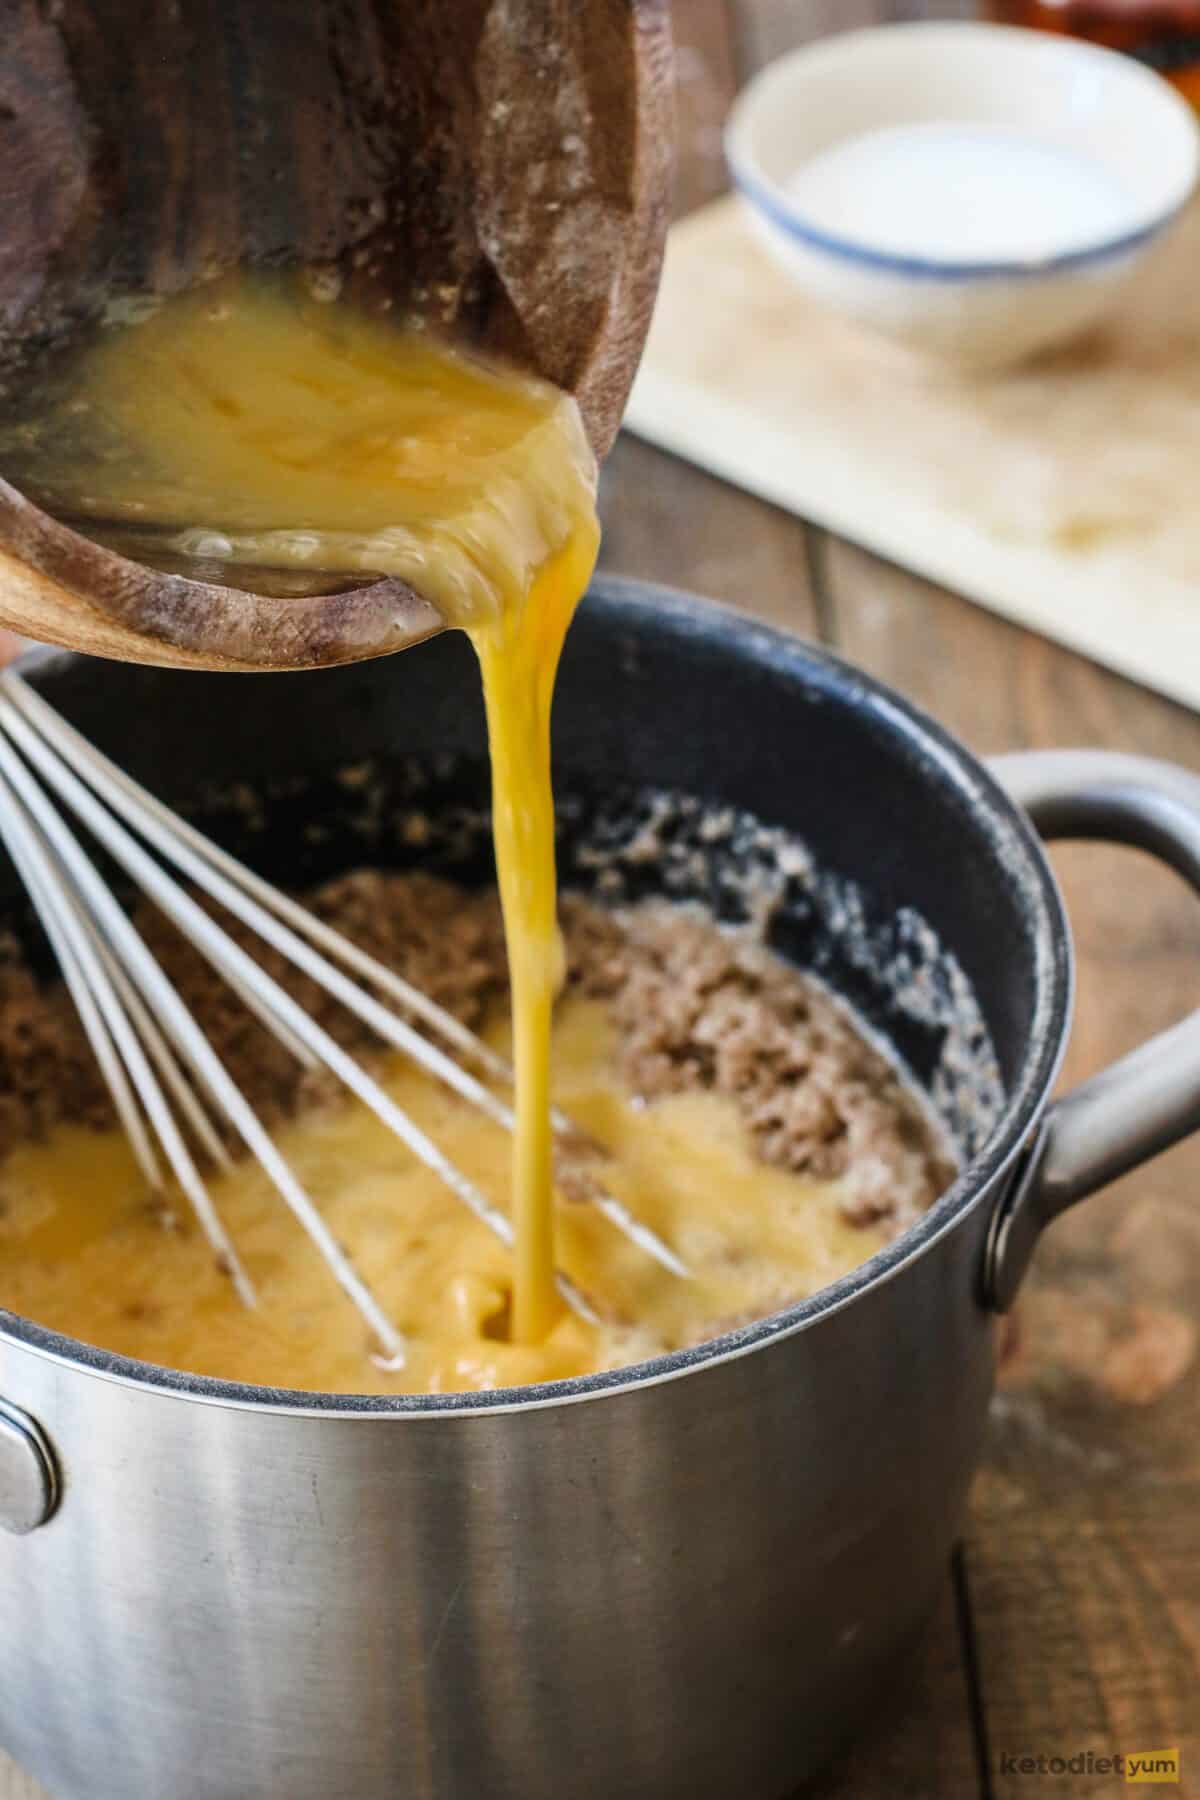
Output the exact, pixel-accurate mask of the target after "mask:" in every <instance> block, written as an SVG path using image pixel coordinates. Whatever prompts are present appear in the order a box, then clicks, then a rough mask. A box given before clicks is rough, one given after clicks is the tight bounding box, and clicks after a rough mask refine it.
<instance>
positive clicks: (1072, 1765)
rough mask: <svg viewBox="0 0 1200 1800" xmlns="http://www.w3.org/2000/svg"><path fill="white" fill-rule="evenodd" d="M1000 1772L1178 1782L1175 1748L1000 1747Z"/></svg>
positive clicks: (1177, 1751) (1006, 1773)
mask: <svg viewBox="0 0 1200 1800" xmlns="http://www.w3.org/2000/svg"><path fill="white" fill-rule="evenodd" d="M999 1772H1000V1774H1001V1775H1115V1776H1117V1777H1118V1778H1123V1779H1124V1781H1125V1783H1126V1785H1131V1784H1137V1785H1142V1784H1145V1783H1149V1782H1161V1783H1164V1784H1165V1783H1167V1782H1172V1783H1174V1784H1175V1785H1176V1786H1178V1784H1179V1750H1178V1748H1175V1749H1173V1750H1118V1751H1114V1753H1113V1754H1112V1755H1111V1756H1097V1755H1096V1753H1095V1751H1093V1750H1080V1751H1078V1752H1077V1753H1076V1754H1075V1755H1074V1756H1034V1755H1031V1754H1029V1753H1028V1752H1025V1753H1022V1752H1020V1751H1009V1750H1005V1751H1001V1753H1000V1759H999Z"/></svg>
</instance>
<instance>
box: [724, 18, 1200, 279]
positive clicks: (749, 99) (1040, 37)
mask: <svg viewBox="0 0 1200 1800" xmlns="http://www.w3.org/2000/svg"><path fill="white" fill-rule="evenodd" d="M981 32H986V33H995V34H997V35H998V36H1002V37H1005V38H1008V39H1009V40H1012V39H1014V38H1028V39H1034V40H1036V42H1037V45H1038V48H1039V50H1041V49H1042V47H1043V46H1046V47H1052V46H1053V47H1061V50H1062V51H1063V52H1064V53H1065V54H1067V55H1070V56H1072V57H1077V58H1079V59H1080V60H1082V59H1085V58H1092V57H1098V58H1101V59H1103V60H1104V62H1105V63H1108V62H1109V61H1110V60H1111V61H1119V62H1120V63H1122V64H1123V65H1124V69H1125V71H1127V72H1128V73H1129V74H1131V75H1132V76H1133V77H1134V78H1135V79H1138V78H1141V79H1142V80H1144V81H1145V83H1146V87H1147V91H1148V92H1149V91H1151V90H1153V92H1154V99H1155V100H1156V101H1160V102H1162V103H1163V104H1164V105H1165V106H1166V107H1169V108H1171V109H1173V110H1174V112H1175V115H1176V117H1177V119H1179V120H1181V121H1182V120H1186V122H1187V125H1188V127H1189V135H1190V136H1191V139H1192V142H1191V155H1190V159H1189V165H1188V168H1187V171H1186V174H1185V176H1184V178H1183V179H1182V180H1181V181H1179V182H1177V183H1176V185H1175V189H1174V191H1173V192H1171V193H1170V194H1169V197H1167V198H1166V199H1165V201H1164V204H1163V205H1162V207H1161V208H1160V209H1159V210H1157V211H1155V212H1153V213H1152V214H1150V215H1149V216H1147V217H1144V218H1143V219H1142V220H1141V221H1140V222H1139V223H1138V224H1137V225H1135V226H1133V227H1132V228H1130V229H1126V230H1123V231H1121V232H1120V233H1118V234H1117V235H1116V236H1113V237H1109V238H1104V239H1101V240H1100V241H1099V242H1096V243H1092V244H1085V245H1081V246H1078V247H1076V248H1074V249H1070V250H1061V251H1056V252H1053V253H1051V254H1050V255H1044V256H1030V257H1005V258H1001V259H988V260H984V259H981V258H974V259H971V260H969V261H962V262H960V261H955V260H953V259H950V258H945V257H929V256H912V255H907V254H904V253H902V252H898V251H894V250H880V249H875V248H873V247H872V246H871V245H870V244H868V243H864V242H863V241H861V240H857V239H853V238H847V237H842V236H839V235H838V234H837V233H836V232H831V231H828V230H826V229H824V228H822V227H820V226H817V225H814V224H813V223H812V222H811V220H810V219H808V218H807V217H806V216H805V214H804V212H803V210H802V208H801V207H800V206H799V205H797V203H796V202H795V201H794V200H793V199H792V198H791V197H790V196H789V195H788V193H787V191H786V189H784V188H782V187H780V185H779V184H778V183H777V182H776V181H774V180H773V179H772V178H771V177H770V176H769V175H766V174H765V173H764V172H762V170H761V167H760V164H759V160H758V158H757V156H756V155H755V153H754V151H753V150H752V149H751V147H750V143H749V138H750V129H751V121H752V117H753V113H754V111H755V108H756V105H757V103H758V102H759V101H760V100H761V98H762V96H763V93H764V89H765V85H766V84H767V83H771V84H778V83H779V81H780V80H786V79H787V78H788V76H789V74H794V73H795V72H797V71H798V70H799V68H800V65H801V64H807V63H809V61H810V59H811V58H812V57H813V55H814V52H816V53H820V52H822V51H826V50H828V49H830V48H838V49H841V50H850V51H853V49H854V46H855V44H856V43H863V42H865V41H866V40H875V41H878V40H880V39H882V38H883V37H884V36H888V37H892V36H895V35H903V36H904V37H906V38H908V39H909V40H910V41H911V40H913V39H915V38H918V37H921V36H925V37H940V38H942V39H943V40H945V39H946V38H947V37H950V36H959V35H962V36H964V37H965V36H967V35H969V36H970V37H972V38H974V37H976V36H977V35H978V34H979V33H981ZM1051 53H1053V50H1052V51H1051ZM879 122H880V123H886V122H888V121H886V120H884V119H882V118H881V119H880V121H879ZM957 122H959V123H963V124H970V123H973V122H974V121H973V120H971V119H969V118H965V117H964V118H962V119H960V120H958V121H957ZM847 135H855V134H854V133H850V134H847ZM835 141H838V140H830V142H835ZM825 147H827V146H822V148H825ZM725 157H726V161H727V162H728V165H729V170H730V173H731V175H732V177H733V181H734V185H735V187H736V188H737V189H738V191H739V192H740V193H741V194H743V195H744V196H745V198H746V199H747V200H748V201H749V202H750V203H751V205H752V206H754V207H755V208H756V209H757V210H758V211H759V212H760V213H761V214H762V215H763V216H764V218H766V219H767V220H768V221H769V222H770V224H771V225H773V226H774V227H776V228H777V229H778V230H780V231H781V232H783V233H784V235H785V236H787V237H789V238H792V239H794V240H795V242H797V243H799V244H802V245H804V246H805V247H807V248H809V249H813V250H819V251H822V252H824V253H825V254H826V255H829V256H833V257H837V258H839V259H841V260H842V261H843V262H846V263H850V264H852V265H855V266H857V267H859V268H863V269H869V270H877V271H883V272H886V273H888V274H894V275H905V276H911V277H913V278H915V279H917V280H922V281H956V282H962V281H977V280H979V281H982V280H996V279H1004V278H1008V279H1013V280H1020V279H1022V278H1028V277H1029V276H1033V275H1053V274H1058V273H1063V272H1070V271H1074V270H1082V269H1087V268H1089V267H1092V266H1097V265H1100V264H1102V263H1105V262H1115V261H1119V260H1120V259H1121V258H1123V257H1125V256H1129V255H1132V254H1133V253H1134V252H1135V251H1138V250H1140V249H1142V248H1143V246H1145V245H1146V244H1148V243H1149V242H1150V241H1151V239H1153V238H1155V237H1157V236H1158V235H1159V234H1160V233H1161V232H1163V231H1165V230H1166V229H1167V227H1168V226H1169V225H1171V224H1172V223H1173V222H1174V221H1175V220H1176V219H1177V218H1178V217H1179V215H1180V214H1181V213H1182V212H1183V210H1184V208H1185V207H1186V206H1187V204H1188V202H1189V201H1190V199H1191V198H1192V195H1193V194H1194V192H1195V190H1196V185H1197V180H1198V179H1200V122H1198V121H1197V120H1196V118H1195V115H1194V114H1193V113H1192V110H1191V108H1190V107H1189V106H1188V104H1187V102H1186V101H1185V100H1183V99H1182V97H1181V96H1180V95H1178V94H1177V93H1176V92H1175V90H1174V89H1173V88H1171V87H1170V86H1169V85H1168V84H1167V83H1166V82H1165V81H1163V80H1162V78H1161V77H1159V76H1158V75H1156V74H1154V73H1153V72H1152V71H1151V70H1149V69H1145V68H1143V67H1142V66H1141V65H1140V64H1138V63H1136V62H1133V61H1132V60H1131V59H1128V58H1125V57H1122V56H1119V55H1118V53H1117V52H1115V51H1111V50H1106V49H1102V48H1101V47H1100V46H1098V45H1094V44H1088V43H1084V42H1081V41H1079V40H1077V39H1069V38H1057V37H1052V36H1048V35H1044V34H1040V33H1034V32H1032V31H1026V30H1024V29H1022V28H1020V27H1012V26H1001V25H980V24H973V23H969V22H966V21H963V22H955V23H945V24H940V23H939V24H926V23H920V22H918V23H911V24H900V25H888V26H882V27H872V28H868V29H867V30H864V31H854V32H848V33H842V34H838V35H837V36H836V37H834V38H832V39H824V40H821V41H820V42H819V43H817V44H816V45H810V46H806V47H804V48H802V49H800V50H797V51H794V52H793V53H792V54H791V55H790V56H786V57H782V58H780V59H779V61H777V62H775V63H772V64H770V65H769V66H768V67H767V68H766V69H764V70H762V72H761V73H760V74H759V75H757V76H756V77H755V78H754V80H753V81H751V82H750V84H749V85H748V87H747V88H746V89H745V90H744V92H743V93H742V94H741V95H740V96H739V98H738V100H737V102H736V104H735V106H734V108H733V111H732V113H731V114H730V118H729V121H728V123H727V125H726V128H725Z"/></svg>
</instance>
